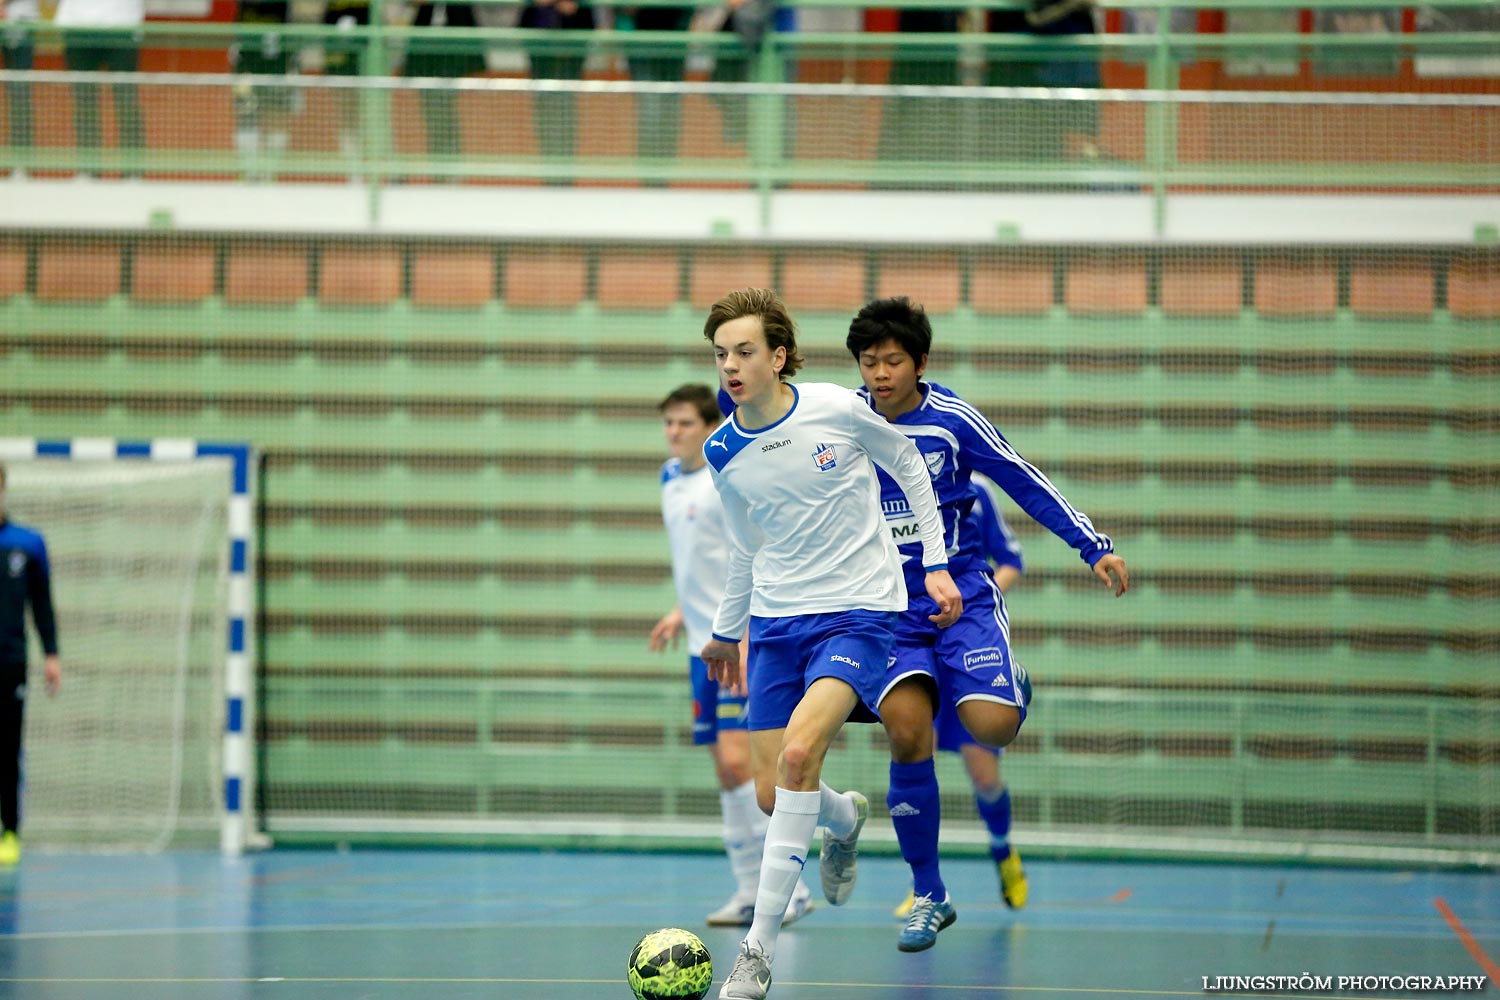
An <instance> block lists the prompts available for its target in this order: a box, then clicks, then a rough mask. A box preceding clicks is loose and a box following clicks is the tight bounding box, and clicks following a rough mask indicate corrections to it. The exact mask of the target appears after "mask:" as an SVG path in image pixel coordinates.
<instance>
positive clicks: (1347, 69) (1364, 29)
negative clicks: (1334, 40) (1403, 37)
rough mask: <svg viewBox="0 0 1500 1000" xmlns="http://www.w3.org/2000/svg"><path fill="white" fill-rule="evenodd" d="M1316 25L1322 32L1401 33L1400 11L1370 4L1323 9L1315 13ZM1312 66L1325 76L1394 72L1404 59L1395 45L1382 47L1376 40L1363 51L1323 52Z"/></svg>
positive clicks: (1356, 33) (1388, 74)
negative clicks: (1368, 5) (1359, 6)
mask: <svg viewBox="0 0 1500 1000" xmlns="http://www.w3.org/2000/svg"><path fill="white" fill-rule="evenodd" d="M1313 27H1314V30H1316V31H1317V32H1318V33H1319V34H1326V35H1375V36H1380V35H1385V36H1390V35H1398V34H1400V33H1401V11H1399V10H1385V9H1379V10H1374V9H1368V8H1367V9H1358V8H1350V9H1340V10H1320V11H1317V12H1315V13H1314V15H1313ZM1372 41H1375V39H1372ZM1313 69H1314V71H1315V72H1317V73H1319V74H1321V75H1323V76H1395V75H1396V74H1397V73H1399V72H1400V71H1401V60H1400V59H1399V58H1398V57H1397V55H1396V52H1395V51H1394V49H1392V48H1391V47H1384V48H1382V47H1381V46H1380V45H1379V44H1378V42H1377V43H1376V44H1375V45H1372V46H1371V47H1370V48H1368V49H1365V50H1363V51H1361V50H1360V49H1340V50H1338V51H1336V52H1335V53H1332V54H1328V53H1321V52H1320V54H1319V56H1318V58H1317V59H1314V60H1313Z"/></svg>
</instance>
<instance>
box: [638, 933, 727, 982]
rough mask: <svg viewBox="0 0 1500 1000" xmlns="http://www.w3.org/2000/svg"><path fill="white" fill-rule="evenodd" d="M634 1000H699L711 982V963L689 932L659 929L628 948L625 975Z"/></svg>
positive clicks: (712, 975) (692, 934) (702, 948)
mask: <svg viewBox="0 0 1500 1000" xmlns="http://www.w3.org/2000/svg"><path fill="white" fill-rule="evenodd" d="M626 978H627V979H629V980H630V988H631V989H632V990H634V991H635V995H636V998H637V1000H703V997H704V996H705V995H707V993H708V988H709V987H710V986H711V985H713V981H714V960H713V958H712V957H711V956H710V955H709V953H708V949H707V948H706V947H704V945H703V942H702V941H700V940H698V935H696V934H694V933H693V932H692V931H685V930H683V929H682V928H681V927H663V928H662V929H661V930H659V931H652V932H651V933H650V934H647V935H646V936H645V937H643V938H641V939H640V940H639V941H637V942H636V945H635V947H634V948H632V949H630V966H629V968H628V970H627V972H626Z"/></svg>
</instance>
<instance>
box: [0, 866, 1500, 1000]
mask: <svg viewBox="0 0 1500 1000" xmlns="http://www.w3.org/2000/svg"><path fill="white" fill-rule="evenodd" d="M815 867H816V865H809V866H808V875H809V878H810V879H811V880H812V885H813V886H814V892H815V894H816V893H817V889H816V872H815V871H814V869H815ZM1028 870H1029V873H1030V877H1031V903H1030V905H1029V906H1028V907H1027V908H1026V909H1025V910H1024V911H1021V912H1019V913H1011V912H1010V911H1007V910H1006V909H1004V907H1002V906H1001V905H1000V903H999V902H998V899H997V898H996V894H995V885H994V870H993V868H992V867H991V866H990V865H988V864H986V863H984V862H982V861H980V860H977V859H975V860H952V861H948V862H945V875H946V878H947V880H948V883H949V886H950V889H951V890H952V891H953V894H954V897H955V901H956V902H957V904H958V907H959V919H958V922H957V923H956V924H954V925H953V926H952V927H950V928H949V929H947V930H946V931H944V932H943V933H942V935H941V936H940V937H939V939H938V945H937V947H935V948H933V949H932V950H930V951H927V952H923V953H920V954H915V955H907V954H901V953H899V952H897V951H896V948H895V940H896V933H897V930H898V924H897V923H896V921H895V920H893V919H892V918H891V915H890V910H891V907H892V906H893V905H894V904H895V903H896V902H897V901H898V899H899V897H900V896H901V895H902V894H903V893H904V891H905V888H906V882H905V867H904V865H902V864H901V862H900V860H899V859H896V858H891V857H866V858H864V859H862V862H861V879H860V884H859V888H858V890H857V891H856V893H855V896H854V899H853V900H852V901H851V902H850V903H849V905H847V906H845V907H842V908H839V909H834V908H832V907H829V906H826V905H823V906H820V907H819V909H817V910H816V911H814V912H813V913H812V914H810V915H809V916H808V917H807V918H805V920H804V921H803V922H801V923H799V924H798V925H796V926H795V927H794V928H792V929H790V930H788V931H787V932H785V933H784V934H783V936H782V939H781V946H780V950H779V953H778V957H777V961H776V968H775V974H776V982H775V985H774V986H773V987H772V990H771V997H772V998H773V1000H845V998H856V997H857V998H860V1000H898V998H899V1000H993V998H999V997H1013V998H1016V1000H1050V998H1069V1000H1080V998H1087V997H1098V998H1102V1000H1103V998H1109V1000H1113V998H1126V997H1201V996H1203V995H1205V991H1204V989H1203V977H1205V976H1207V977H1209V981H1210V982H1211V983H1212V982H1213V981H1214V977H1217V976H1221V975H1222V976H1242V975H1257V974H1260V975H1273V974H1274V975H1301V974H1303V973H1311V974H1313V975H1316V976H1332V977H1335V982H1336V981H1337V978H1336V977H1338V976H1341V975H1349V976H1379V975H1395V974H1415V975H1432V976H1438V975H1441V976H1459V975H1463V976H1478V975H1486V976H1490V977H1491V980H1493V979H1494V978H1500V972H1497V969H1496V960H1497V959H1500V874H1497V873H1495V872H1469V871H1465V872H1454V871H1436V872H1434V871H1397V870H1365V869H1335V868H1314V867H1276V866H1238V865H1218V864H1155V863H1153V864H1128V863H1115V862H1081V861H1053V860H1045V859H1033V860H1031V861H1029V862H1028ZM0 879H3V881H0V997H4V998H19V1000H147V998H150V1000H179V998H216V1000H217V998H226V1000H227V998H235V1000H238V998H246V1000H261V998H265V1000H303V998H313V997H317V998H324V997H327V998H339V1000H457V998H505V1000H587V998H595V997H599V998H617V1000H628V998H629V997H630V990H629V987H628V986H626V984H625V959H626V956H627V954H628V953H629V951H630V947H631V945H632V944H633V943H634V942H635V940H636V939H637V938H638V937H639V936H640V935H641V934H642V933H643V932H644V931H647V930H650V929H653V928H656V927H661V926H666V925H679V926H684V927H688V928H690V929H693V930H694V931H696V932H697V933H699V934H700V936H702V937H703V939H704V941H705V942H706V943H707V944H708V947H709V949H710V950H711V951H712V953H713V955H714V957H715V967H716V968H715V973H716V974H715V985H714V988H713V990H712V991H711V992H710V994H709V996H710V997H717V996H718V985H719V983H720V982H721V981H722V979H723V976H724V974H725V973H726V972H727V971H728V969H729V967H730V965H731V963H732V961H733V956H734V952H735V948H736V946H737V944H738V941H739V934H738V933H737V932H735V931H733V930H709V929H708V928H705V927H703V925H702V917H703V914H705V913H706V912H707V911H709V910H710V909H712V908H713V907H715V906H716V905H717V904H719V903H720V902H722V901H723V898H724V897H725V896H726V895H727V894H728V890H729V888H730V883H729V876H728V873H727V870H726V864H725V862H724V860H723V858H722V857H715V856H710V855H673V854H646V855H641V854H619V853H597V854H596V853H537V852H523V851H437V850H430V851H422V850H409V851H376V850H367V851H366V850H355V851H353V852H347V851H346V852H334V851H313V850H279V851H274V852H269V853H265V854H255V855H249V856H247V857H245V858H243V859H239V860H224V859H221V858H220V857H219V856H217V855H215V854H209V853H201V854H199V853H175V854H168V855H165V856H160V857H118V856H116V857H108V856H93V855H57V854H43V853H38V852H32V853H29V854H27V855H26V856H25V857H24V858H23V859H22V862H21V864H20V866H19V867H18V868H17V869H15V870H12V871H9V872H5V873H3V874H0ZM1493 990H1494V987H1493V986H1492V985H1488V984H1487V985H1486V992H1491V991H1493ZM1234 992H1243V991H1234ZM1297 995H1302V996H1349V997H1360V998H1366V1000H1368V998H1374V997H1397V996H1406V997H1410V996H1413V995H1416V994H1414V993H1412V992H1406V991H1403V990H1397V989H1389V988H1387V989H1364V990H1352V989H1345V990H1340V989H1337V988H1334V989H1330V990H1321V989H1314V990H1310V991H1307V992H1306V993H1302V992H1300V991H1299V992H1298V994H1297Z"/></svg>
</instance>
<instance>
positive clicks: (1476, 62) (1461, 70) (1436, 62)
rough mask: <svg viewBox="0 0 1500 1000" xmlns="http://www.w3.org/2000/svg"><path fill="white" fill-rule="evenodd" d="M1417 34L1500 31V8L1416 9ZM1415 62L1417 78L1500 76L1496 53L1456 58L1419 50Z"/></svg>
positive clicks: (1499, 57)
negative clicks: (1429, 32)
mask: <svg viewBox="0 0 1500 1000" xmlns="http://www.w3.org/2000/svg"><path fill="white" fill-rule="evenodd" d="M1417 31H1418V32H1427V31H1493V32H1500V7H1495V6H1492V7H1490V8H1488V9H1486V8H1473V7H1421V8H1418V9H1417ZM1413 62H1414V63H1415V69H1416V72H1417V76H1425V77H1494V76H1500V53H1495V52H1493V51H1491V52H1486V53H1483V54H1478V55H1453V54H1450V53H1446V52H1440V53H1436V54H1428V53H1425V52H1423V50H1422V49H1420V48H1418V49H1417V55H1416V58H1415V59H1414V60H1413Z"/></svg>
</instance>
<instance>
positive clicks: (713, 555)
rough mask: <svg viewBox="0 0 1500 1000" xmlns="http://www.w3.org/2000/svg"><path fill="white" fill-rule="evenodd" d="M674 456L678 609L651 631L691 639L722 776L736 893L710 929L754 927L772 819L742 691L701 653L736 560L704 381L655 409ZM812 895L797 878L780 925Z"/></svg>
mask: <svg viewBox="0 0 1500 1000" xmlns="http://www.w3.org/2000/svg"><path fill="white" fill-rule="evenodd" d="M657 409H659V410H660V411H661V420H662V433H663V434H664V435H665V437H666V439H667V449H668V451H670V452H671V453H672V457H671V458H670V459H668V460H667V463H666V464H665V465H663V466H662V470H661V515H662V522H663V523H664V524H665V525H666V528H667V540H668V542H669V543H670V544H671V548H672V582H673V584H674V586H675V587H676V590H677V605H676V607H674V608H673V609H672V610H671V611H669V612H667V614H665V615H663V616H662V619H661V620H660V621H659V622H657V623H656V627H655V628H653V629H652V630H651V648H652V649H653V650H656V651H661V650H665V649H667V648H668V647H670V646H672V645H674V644H675V643H676V642H677V640H679V639H680V638H681V637H682V634H683V633H684V632H686V633H687V641H688V649H690V650H692V651H693V655H691V656H690V657H688V676H689V679H690V681H691V683H692V686H693V744H694V746H701V747H707V748H708V752H709V755H710V756H711V757H712V758H713V763H714V773H715V774H716V775H717V777H718V779H719V811H720V815H721V816H722V817H723V821H724V851H725V853H726V854H728V855H729V868H730V871H732V872H733V873H734V878H735V882H736V883H737V884H738V888H737V889H736V890H735V893H734V895H733V896H731V897H730V898H729V901H728V902H726V903H725V904H724V905H723V906H721V907H719V908H718V909H717V910H715V911H714V912H712V913H710V914H709V915H708V919H707V922H708V924H709V926H711V927H748V926H749V925H750V921H751V919H752V918H753V917H754V916H755V895H756V886H757V884H758V883H759V881H760V859H761V855H762V854H763V853H764V849H765V839H766V822H767V820H766V814H765V813H763V812H761V809H760V805H759V803H758V802H757V801H756V797H755V782H754V781H753V780H751V774H750V734H749V732H748V731H746V729H745V723H746V717H745V692H744V690H743V686H742V687H741V688H738V689H729V688H725V687H720V686H719V685H718V684H717V683H715V682H714V681H713V679H711V678H710V677H709V676H708V667H707V666H706V665H705V664H704V662H703V661H702V660H701V659H699V658H698V656H697V652H698V650H700V649H702V648H703V646H704V644H705V643H707V642H708V639H709V634H710V630H711V629H712V628H713V618H714V613H715V612H717V611H718V610H719V598H721V597H722V596H723V594H724V574H725V571H726V570H727V568H728V564H729V541H728V539H727V538H726V537H725V530H724V508H723V506H722V505H721V504H720V503H719V493H718V491H717V490H715V489H714V484H713V478H712V476H710V474H709V471H708V463H707V462H706V461H704V458H703V442H704V441H706V440H707V439H708V434H709V432H710V431H712V430H713V429H714V428H715V427H717V426H718V425H719V420H720V415H719V406H718V403H717V401H716V400H715V398H714V391H713V390H712V389H710V388H709V387H708V386H706V385H683V386H678V387H677V388H676V389H673V390H672V391H671V392H669V393H668V394H667V396H666V398H665V399H663V400H662V401H661V403H660V404H659V405H658V406H657ZM811 900H812V892H811V891H810V890H809V889H808V888H807V885H806V883H804V882H802V881H801V880H800V879H799V880H798V881H797V887H796V890H795V891H794V892H793V894H792V902H791V905H790V906H789V907H788V908H787V911H786V916H785V917H784V918H783V919H782V926H786V925H788V924H791V923H793V922H794V921H796V920H798V919H799V918H801V917H802V916H803V915H805V914H806V913H807V911H808V910H810V909H811V908H812V903H811Z"/></svg>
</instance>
